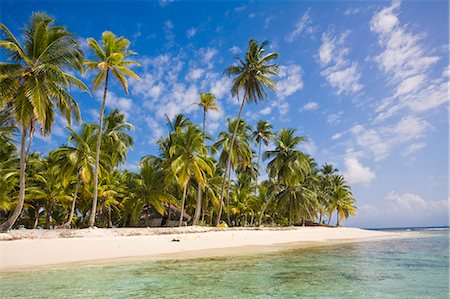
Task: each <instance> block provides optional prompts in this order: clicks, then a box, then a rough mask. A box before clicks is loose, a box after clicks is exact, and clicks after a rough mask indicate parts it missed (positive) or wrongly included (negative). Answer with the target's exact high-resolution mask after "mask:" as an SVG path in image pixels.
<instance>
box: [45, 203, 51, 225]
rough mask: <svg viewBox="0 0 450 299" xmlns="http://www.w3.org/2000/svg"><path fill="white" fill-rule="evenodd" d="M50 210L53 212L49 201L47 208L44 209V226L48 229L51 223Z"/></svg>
mask: <svg viewBox="0 0 450 299" xmlns="http://www.w3.org/2000/svg"><path fill="white" fill-rule="evenodd" d="M52 212H53V205H52V204H51V203H50V204H49V206H48V208H47V209H45V228H47V229H49V228H50V225H51V224H52Z"/></svg>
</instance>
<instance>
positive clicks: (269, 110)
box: [259, 107, 272, 115]
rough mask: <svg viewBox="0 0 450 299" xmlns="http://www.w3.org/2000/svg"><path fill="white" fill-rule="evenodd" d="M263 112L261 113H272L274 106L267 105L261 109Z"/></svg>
mask: <svg viewBox="0 0 450 299" xmlns="http://www.w3.org/2000/svg"><path fill="white" fill-rule="evenodd" d="M259 112H260V113H261V115H267V114H270V113H271V112H272V108H271V107H266V108H264V109H262V110H260V111H259Z"/></svg>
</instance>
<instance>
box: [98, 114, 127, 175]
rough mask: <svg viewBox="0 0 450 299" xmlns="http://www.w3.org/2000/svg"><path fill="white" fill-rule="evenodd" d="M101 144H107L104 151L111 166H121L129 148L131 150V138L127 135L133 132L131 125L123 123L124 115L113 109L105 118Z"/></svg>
mask: <svg viewBox="0 0 450 299" xmlns="http://www.w3.org/2000/svg"><path fill="white" fill-rule="evenodd" d="M104 126H105V131H104V134H103V135H104V136H103V137H104V141H103V143H106V144H108V145H107V146H106V148H105V151H106V152H107V153H108V154H109V156H110V157H111V166H112V167H113V168H114V167H116V166H117V165H118V164H123V162H124V161H125V160H126V158H127V152H128V149H129V148H131V149H132V148H133V138H132V137H131V136H130V135H129V134H128V132H129V131H132V130H134V127H133V125H132V124H130V123H128V122H126V121H125V115H124V114H123V113H120V111H119V110H118V109H114V110H113V111H111V112H110V113H109V114H108V115H106V117H105V122H104Z"/></svg>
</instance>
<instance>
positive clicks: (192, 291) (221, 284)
mask: <svg viewBox="0 0 450 299" xmlns="http://www.w3.org/2000/svg"><path fill="white" fill-rule="evenodd" d="M404 233H405V234H414V236H418V237H413V238H405V239H396V240H383V241H371V242H361V243H350V244H341V245H333V246H324V247H318V248H308V249H305V248H303V249H296V250H289V251H284V252H278V253H275V254H264V255H253V256H243V257H230V258H215V259H211V258H208V259H195V260H184V261H180V260H171V261H158V262H155V261H153V262H152V261H145V262H140V263H136V262H133V263H128V264H115V265H114V266H104V265H102V266H98V265H97V266H79V267H72V268H66V269H54V270H34V271H28V272H17V273H4V274H0V297H1V298H299V297H301V298H304V297H307V298H368V297H370V298H449V264H448V263H449V238H448V237H449V230H448V229H444V230H426V231H414V232H404Z"/></svg>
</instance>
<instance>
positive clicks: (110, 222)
mask: <svg viewBox="0 0 450 299" xmlns="http://www.w3.org/2000/svg"><path fill="white" fill-rule="evenodd" d="M112 227H113V225H112V219H111V207H110V206H108V228H112Z"/></svg>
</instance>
